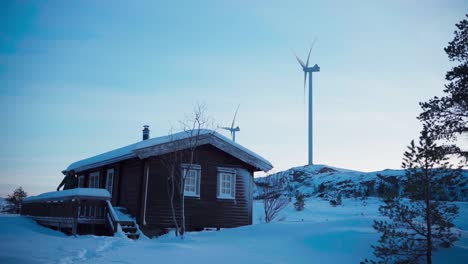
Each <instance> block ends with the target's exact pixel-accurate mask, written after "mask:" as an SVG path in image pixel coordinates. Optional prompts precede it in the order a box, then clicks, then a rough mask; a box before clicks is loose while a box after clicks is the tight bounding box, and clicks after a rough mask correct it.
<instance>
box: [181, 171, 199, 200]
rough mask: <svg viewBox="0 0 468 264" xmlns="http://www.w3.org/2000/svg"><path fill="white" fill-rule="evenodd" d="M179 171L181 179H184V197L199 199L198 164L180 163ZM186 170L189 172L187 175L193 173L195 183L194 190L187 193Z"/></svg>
mask: <svg viewBox="0 0 468 264" xmlns="http://www.w3.org/2000/svg"><path fill="white" fill-rule="evenodd" d="M180 169H181V177H184V175H185V179H184V197H195V198H200V186H201V166H200V165H198V164H188V163H182V164H181V165H180ZM186 170H189V171H188V173H190V172H191V171H193V172H195V183H194V186H193V187H194V189H195V191H187V186H188V185H187V176H188V174H187V175H186V172H185V171H186Z"/></svg>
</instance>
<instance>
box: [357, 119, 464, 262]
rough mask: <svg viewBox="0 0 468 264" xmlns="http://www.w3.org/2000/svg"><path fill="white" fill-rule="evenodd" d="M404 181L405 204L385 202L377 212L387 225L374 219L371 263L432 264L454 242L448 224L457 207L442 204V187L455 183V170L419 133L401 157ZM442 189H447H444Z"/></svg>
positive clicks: (424, 134) (457, 178)
mask: <svg viewBox="0 0 468 264" xmlns="http://www.w3.org/2000/svg"><path fill="white" fill-rule="evenodd" d="M402 166H403V168H404V169H405V170H406V177H407V180H406V181H405V182H404V186H403V187H404V192H405V195H406V196H407V197H408V198H409V199H400V198H398V197H387V198H386V199H385V201H384V202H385V203H384V204H383V205H382V206H380V208H379V212H380V213H381V214H382V215H383V216H386V217H388V218H389V220H375V221H374V226H373V227H374V229H375V230H377V231H378V232H379V233H380V239H379V240H378V245H375V246H372V247H373V249H374V255H375V256H376V257H377V259H378V260H377V261H368V260H366V262H371V263H417V262H421V261H425V262H426V263H432V254H433V252H434V251H435V250H437V249H439V248H448V247H451V246H453V243H454V242H455V241H456V240H457V239H458V234H457V233H456V232H454V230H453V227H454V224H453V220H454V218H455V217H456V216H457V215H458V207H457V206H456V205H454V204H451V203H449V202H447V201H442V198H443V197H444V195H445V194H446V193H445V192H446V191H447V189H448V188H450V187H454V186H455V185H457V184H459V182H460V181H461V176H462V175H461V170H460V169H451V168H450V166H449V163H448V162H447V158H446V153H445V149H444V148H442V147H440V146H437V145H436V144H435V143H434V141H433V140H432V139H431V137H430V136H429V135H428V131H427V128H424V129H423V131H422V132H421V136H420V138H419V143H418V145H417V146H416V145H415V143H414V141H411V144H410V145H409V146H408V150H407V151H406V152H405V153H404V158H403V164H402ZM447 187H448V188H447Z"/></svg>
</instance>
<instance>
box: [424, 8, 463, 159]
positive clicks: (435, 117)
mask: <svg viewBox="0 0 468 264" xmlns="http://www.w3.org/2000/svg"><path fill="white" fill-rule="evenodd" d="M466 17H467V18H468V15H466ZM456 27H457V30H456V31H455V32H454V34H455V37H454V39H453V40H452V41H450V42H449V44H448V46H447V47H446V48H445V49H444V50H445V52H446V53H447V55H448V57H449V59H450V60H451V61H453V62H458V63H459V65H457V66H455V67H454V68H452V69H451V70H449V71H448V72H447V74H446V76H445V79H446V80H447V81H448V82H449V83H448V84H447V85H445V89H444V96H442V97H440V98H439V97H434V98H432V99H430V100H429V101H427V102H423V103H420V105H421V108H422V110H423V112H422V113H421V114H420V116H419V117H418V118H419V119H420V120H421V121H423V122H424V123H425V124H428V125H430V126H429V127H428V128H429V129H430V133H431V136H433V137H434V138H435V139H447V140H456V139H457V137H458V136H460V135H462V134H465V135H466V134H467V133H468V20H466V19H464V20H462V21H460V23H458V24H456ZM448 148H449V149H450V152H451V153H452V154H459V155H460V156H461V157H464V159H465V162H468V152H467V151H466V150H461V149H459V148H458V147H456V146H455V145H452V146H448Z"/></svg>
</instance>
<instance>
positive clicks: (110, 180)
mask: <svg viewBox="0 0 468 264" xmlns="http://www.w3.org/2000/svg"><path fill="white" fill-rule="evenodd" d="M113 188H114V169H108V170H107V176H106V189H107V190H108V191H109V193H110V194H111V196H112V189H113Z"/></svg>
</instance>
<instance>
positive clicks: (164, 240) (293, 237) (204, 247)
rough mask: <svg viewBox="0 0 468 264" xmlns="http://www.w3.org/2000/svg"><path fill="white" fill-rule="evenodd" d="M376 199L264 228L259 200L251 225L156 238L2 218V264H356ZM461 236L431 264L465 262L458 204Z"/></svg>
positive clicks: (465, 213) (314, 204) (466, 224)
mask: <svg viewBox="0 0 468 264" xmlns="http://www.w3.org/2000/svg"><path fill="white" fill-rule="evenodd" d="M379 203H380V202H379V201H378V200H376V199H369V200H368V201H367V205H366V206H363V204H362V202H361V201H359V200H353V199H345V200H343V205H342V206H338V207H332V206H330V205H329V203H328V202H327V201H323V200H318V199H311V200H308V201H306V208H305V210H304V211H302V212H296V211H295V210H294V208H293V207H292V204H291V205H290V206H289V207H288V208H286V209H285V210H284V211H283V212H282V213H281V215H280V216H279V218H278V219H279V220H280V221H277V222H274V223H269V224H265V223H263V219H264V217H263V214H262V207H261V203H256V205H255V209H254V215H255V216H254V222H255V224H254V225H252V226H246V227H241V228H234V229H223V230H221V231H204V232H193V233H189V234H188V235H187V238H186V239H185V240H183V241H182V240H180V239H179V238H175V237H174V236H173V235H172V234H171V235H166V236H163V237H160V238H157V239H145V238H143V239H140V240H137V241H133V240H129V239H127V238H125V237H123V236H115V237H97V236H89V235H87V236H78V237H73V236H66V235H64V234H62V233H60V232H57V231H53V230H51V229H48V228H44V227H41V226H39V225H37V224H36V223H35V222H34V221H32V220H30V219H28V218H25V217H21V216H17V215H0V263H81V262H86V263H145V262H148V263H156V262H158V263H169V262H170V263H223V264H225V263H359V262H360V261H361V260H364V259H365V258H366V257H367V258H368V257H372V250H371V244H373V243H374V242H375V241H376V240H377V238H378V234H377V233H375V231H374V230H373V229H372V221H373V219H375V218H376V217H379V216H378V213H377V208H378V205H379ZM458 205H459V207H460V217H459V218H457V220H456V224H457V226H458V227H459V228H460V230H459V231H460V232H461V239H460V241H458V242H457V243H456V245H455V247H454V248H451V249H446V250H440V251H438V252H436V253H435V256H434V263H468V231H464V230H468V203H466V202H464V203H458Z"/></svg>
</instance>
